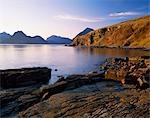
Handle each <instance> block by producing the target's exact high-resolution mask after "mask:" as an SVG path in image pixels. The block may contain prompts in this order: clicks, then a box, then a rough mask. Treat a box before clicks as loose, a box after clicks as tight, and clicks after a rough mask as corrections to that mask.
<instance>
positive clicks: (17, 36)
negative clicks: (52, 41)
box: [0, 31, 47, 44]
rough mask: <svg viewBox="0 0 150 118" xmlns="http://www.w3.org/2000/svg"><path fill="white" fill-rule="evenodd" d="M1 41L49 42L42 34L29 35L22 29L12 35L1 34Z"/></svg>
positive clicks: (19, 42) (7, 42)
mask: <svg viewBox="0 0 150 118" xmlns="http://www.w3.org/2000/svg"><path fill="white" fill-rule="evenodd" d="M0 36H1V37H0V43H4V44H44V43H47V41H45V40H44V39H43V38H42V37H40V36H34V37H31V36H27V35H26V34H24V33H23V32H22V31H17V32H15V33H14V34H13V35H12V36H11V35H7V34H4V33H3V35H0Z"/></svg>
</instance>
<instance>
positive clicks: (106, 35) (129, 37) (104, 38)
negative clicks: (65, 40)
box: [72, 16, 150, 47]
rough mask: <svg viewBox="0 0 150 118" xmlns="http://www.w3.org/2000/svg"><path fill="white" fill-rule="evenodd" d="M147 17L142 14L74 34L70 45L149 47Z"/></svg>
mask: <svg viewBox="0 0 150 118" xmlns="http://www.w3.org/2000/svg"><path fill="white" fill-rule="evenodd" d="M149 19H150V16H144V17H140V18H137V19H133V20H129V21H125V22H121V23H119V24H115V25H112V26H108V27H104V28H100V29H97V30H94V31H91V32H89V33H86V34H85V35H81V36H80V35H79V36H76V37H75V38H74V40H73V43H72V45H75V46H77V45H86V46H116V47H123V46H125V47H150V34H149V27H150V20H149Z"/></svg>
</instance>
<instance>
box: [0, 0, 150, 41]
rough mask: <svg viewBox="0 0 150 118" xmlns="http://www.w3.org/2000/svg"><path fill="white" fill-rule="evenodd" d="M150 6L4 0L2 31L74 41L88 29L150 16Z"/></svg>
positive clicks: (147, 0) (117, 0)
mask: <svg viewBox="0 0 150 118" xmlns="http://www.w3.org/2000/svg"><path fill="white" fill-rule="evenodd" d="M149 6H150V0H0V32H7V33H9V34H11V35H12V34H13V33H14V32H16V31H23V32H24V33H25V34H27V35H30V36H35V35H40V36H42V37H43V38H47V37H49V36H51V35H59V36H64V37H69V38H73V37H75V35H77V34H78V33H79V32H81V31H82V30H84V29H85V28H87V27H90V28H93V29H97V28H101V27H105V26H108V25H111V24H115V23H119V22H122V21H125V20H128V19H132V18H136V17H140V16H144V15H149V14H150V9H149Z"/></svg>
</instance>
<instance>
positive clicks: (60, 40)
mask: <svg viewBox="0 0 150 118" xmlns="http://www.w3.org/2000/svg"><path fill="white" fill-rule="evenodd" d="M46 41H47V42H48V43H50V44H70V43H71V42H72V40H71V39H69V38H64V37H60V36H55V35H52V36H50V37H49V38H47V40H46Z"/></svg>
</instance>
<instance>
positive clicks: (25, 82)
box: [0, 67, 51, 88]
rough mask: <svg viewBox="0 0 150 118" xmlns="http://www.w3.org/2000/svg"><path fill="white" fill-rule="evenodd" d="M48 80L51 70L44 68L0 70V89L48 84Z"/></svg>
mask: <svg viewBox="0 0 150 118" xmlns="http://www.w3.org/2000/svg"><path fill="white" fill-rule="evenodd" d="M50 78H51V69H48V68H46V67H43V68H40V67H37V68H22V69H8V70H0V87H1V88H13V87H24V86H29V85H34V84H39V83H44V82H48V81H49V79H50Z"/></svg>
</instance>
